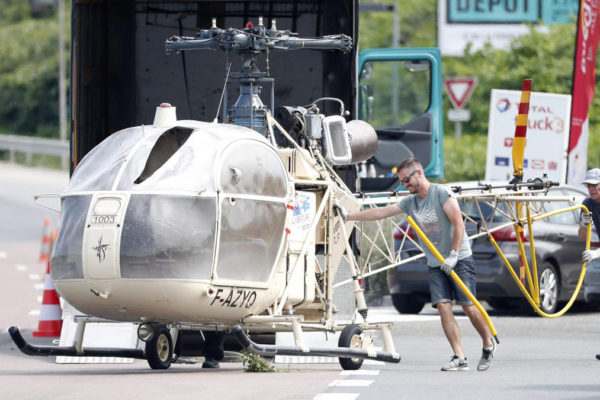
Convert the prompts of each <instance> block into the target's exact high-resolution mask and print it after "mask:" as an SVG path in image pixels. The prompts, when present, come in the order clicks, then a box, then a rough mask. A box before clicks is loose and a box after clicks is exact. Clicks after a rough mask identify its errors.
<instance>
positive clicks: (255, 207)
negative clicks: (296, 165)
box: [51, 121, 292, 321]
mask: <svg viewBox="0 0 600 400" xmlns="http://www.w3.org/2000/svg"><path fill="white" fill-rule="evenodd" d="M291 190H292V185H291V184H290V183H289V181H288V174H287V171H286V168H285V166H284V165H283V162H282V161H281V158H280V156H279V154H278V153H277V151H276V150H275V149H274V148H273V146H272V144H271V143H270V142H269V141H268V140H267V139H266V138H264V137H263V136H262V135H260V134H259V133H257V132H256V131H254V130H251V129H248V128H245V127H241V126H236V125H223V124H211V123H205V122H198V121H176V124H175V125H174V126H169V127H160V128H159V127H154V126H139V127H135V128H129V129H125V130H122V131H120V132H117V133H115V134H113V135H111V136H109V137H108V138H107V139H105V140H104V141H103V142H102V143H100V144H99V145H98V146H97V147H96V148H95V149H94V150H92V151H91V152H90V153H89V154H88V155H87V156H86V157H85V158H84V159H83V160H82V162H81V163H80V164H79V166H78V167H77V168H76V170H75V173H74V175H73V179H72V180H71V183H70V184H69V186H67V188H66V190H65V191H64V192H63V194H62V199H63V207H62V209H63V212H62V221H61V230H60V234H59V237H58V241H57V244H56V249H55V251H54V254H53V256H52V260H51V264H52V268H51V270H52V278H53V280H54V282H55V287H56V288H57V290H58V291H59V293H60V294H61V295H62V296H63V297H64V298H65V299H66V300H67V301H69V302H70V303H71V304H73V305H74V306H75V307H76V308H77V309H78V310H80V311H82V312H84V313H88V314H91V315H95V316H99V317H102V318H108V319H115V320H123V321H126V320H136V319H139V318H140V315H144V313H147V310H148V307H147V304H149V302H152V303H153V304H155V305H156V306H155V307H152V315H151V316H150V317H151V319H152V320H161V319H170V318H173V312H174V311H173V310H174V309H176V310H177V313H178V318H179V319H180V320H182V321H198V320H199V319H200V316H199V314H198V308H197V307H189V304H188V303H186V302H188V301H189V299H191V298H193V299H195V300H194V302H195V304H197V305H198V307H200V306H202V301H204V302H206V303H207V304H204V306H206V307H207V308H208V311H207V309H206V308H205V309H204V311H203V314H202V316H201V317H202V318H203V320H204V319H205V320H211V321H215V320H217V321H218V320H219V317H221V318H230V317H228V316H227V315H226V314H227V311H225V312H223V311H222V310H221V311H220V312H219V309H218V308H214V307H213V308H212V309H211V308H210V307H209V304H210V303H212V302H213V301H215V300H214V298H212V299H210V298H208V297H207V296H206V287H207V286H208V285H229V286H242V287H245V288H257V289H259V288H262V289H265V290H267V289H268V288H269V283H270V279H271V278H272V277H273V276H275V275H276V274H275V272H274V271H275V268H276V267H277V265H278V261H279V258H280V255H281V252H282V251H283V249H284V246H285V244H284V239H285V228H286V221H287V220H288V214H290V213H291V211H290V210H289V208H288V207H287V204H288V203H289V201H290V199H291V194H290V191H291ZM265 226H269V229H264V227H265ZM269 290H271V289H269ZM272 290H277V289H272ZM247 292H248V293H245V295H246V299H247V300H248V301H246V303H245V304H244V310H243V312H244V313H246V312H250V313H252V312H257V311H258V312H260V311H262V309H261V307H265V306H266V303H267V300H263V299H262V297H261V294H260V293H259V292H252V291H249V290H247ZM95 293H105V294H106V295H105V296H97V295H95ZM157 293H159V294H160V295H159V296H157ZM252 293H254V294H252ZM220 295H221V294H220ZM248 296H252V297H248ZM250 298H251V299H252V301H249V299H250ZM268 301H272V299H270V300H268ZM107 306H108V307H107ZM111 306H112V307H111ZM229 311H230V312H234V310H229ZM238 312H241V311H238ZM146 317H147V318H150V317H148V316H146Z"/></svg>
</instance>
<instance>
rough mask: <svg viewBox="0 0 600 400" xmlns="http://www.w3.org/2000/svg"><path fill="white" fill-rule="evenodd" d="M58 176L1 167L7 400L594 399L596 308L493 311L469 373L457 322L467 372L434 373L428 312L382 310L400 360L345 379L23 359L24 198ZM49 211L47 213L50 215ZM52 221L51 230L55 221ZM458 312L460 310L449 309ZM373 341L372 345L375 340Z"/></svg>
mask: <svg viewBox="0 0 600 400" xmlns="http://www.w3.org/2000/svg"><path fill="white" fill-rule="evenodd" d="M65 184H66V174H64V173H62V174H61V173H56V172H48V171H42V170H36V169H28V168H20V167H11V166H7V165H3V164H0V188H1V189H0V206H1V208H0V271H1V272H2V282H3V283H4V284H3V285H2V290H0V398H6V399H46V398H48V399H81V398H85V399H91V400H93V399H103V400H104V399H131V398H138V397H139V398H146V399H159V398H160V399H163V398H183V399H187V398H198V397H201V398H215V399H283V398H285V399H319V400H350V399H359V400H364V399H387V398H394V399H404V398H406V399H446V398H452V399H478V400H479V399H507V398H513V399H524V398H526V399H599V398H600V383H599V382H600V380H599V379H598V372H599V371H600V361H598V360H596V359H595V358H594V356H595V354H596V353H600V343H599V340H598V338H600V324H599V323H598V322H599V316H600V313H598V312H597V311H594V310H592V311H589V310H587V311H584V310H575V311H569V312H568V313H567V314H566V315H565V316H563V317H561V318H558V319H543V318H539V317H533V316H528V315H514V314H511V313H493V312H492V313H491V316H492V321H493V322H494V324H495V327H496V329H497V331H498V334H499V338H500V342H501V343H500V344H499V345H498V350H497V353H496V358H495V362H494V365H493V366H492V368H491V369H490V370H489V371H487V372H477V371H476V368H475V366H476V363H477V360H478V358H479V353H480V348H481V344H480V341H479V339H478V337H477V335H476V334H475V332H474V330H473V329H472V327H471V326H470V324H469V323H468V321H467V319H466V317H464V316H463V315H459V316H458V317H457V318H458V323H459V325H460V327H461V330H462V333H463V347H464V348H465V351H466V353H467V356H468V358H469V362H470V364H471V367H472V368H471V370H470V371H463V372H441V371H440V367H441V365H442V364H444V363H445V362H447V361H448V359H449V358H450V355H451V352H450V348H449V345H448V344H447V343H446V341H445V339H444V338H443V333H442V329H441V326H440V323H439V319H438V317H437V315H436V314H435V312H434V311H433V310H432V309H431V307H429V305H427V306H426V307H425V309H424V310H423V311H422V312H421V313H420V314H419V315H416V316H413V315H399V314H398V313H396V311H395V310H394V309H393V308H392V307H390V306H389V304H386V303H384V305H383V306H380V307H374V308H372V309H371V310H370V317H369V318H370V320H371V321H393V322H394V323H395V327H394V330H393V337H394V343H395V346H396V350H397V351H398V353H400V355H401V356H402V361H401V362H400V363H399V364H377V363H369V362H365V364H364V365H363V367H362V368H361V369H360V370H359V371H357V372H355V373H349V372H347V371H342V370H341V368H340V366H339V364H337V363H335V362H334V363H322V364H299V363H280V364H275V367H276V368H277V369H278V372H275V373H246V372H244V366H243V365H242V364H241V363H239V362H230V363H222V367H221V368H220V369H218V370H203V369H202V368H201V367H200V365H199V364H174V365H172V366H171V368H170V369H168V370H160V371H159V370H151V369H150V368H149V367H148V364H147V363H146V362H145V361H144V360H136V361H135V362H133V363H129V364H56V363H55V360H54V357H30V356H26V355H24V354H22V353H21V352H20V351H19V350H18V349H17V348H16V346H15V345H14V344H13V343H12V341H11V339H10V337H9V335H8V334H7V330H6V328H8V327H9V326H11V325H17V326H19V328H21V330H22V331H23V333H24V335H25V337H26V338H27V339H28V340H32V341H34V342H35V343H40V344H46V345H51V344H52V340H51V339H40V338H35V339H34V338H31V332H32V331H34V330H35V329H36V328H37V323H38V317H39V315H38V313H39V306H40V299H41V293H42V287H41V284H42V280H43V275H44V272H45V265H44V264H42V263H39V262H38V258H39V250H40V240H41V228H42V223H43V217H44V216H45V215H46V214H47V213H46V211H45V210H44V209H40V208H39V207H38V206H35V205H34V204H33V201H32V200H31V196H32V195H33V194H34V193H43V192H56V191H60V190H61V189H62V187H64V185H65ZM50 214H51V213H50V212H48V215H50ZM53 226H54V225H53ZM459 314H460V313H459ZM380 342H381V340H380V339H379V338H378V339H376V344H378V343H379V344H380Z"/></svg>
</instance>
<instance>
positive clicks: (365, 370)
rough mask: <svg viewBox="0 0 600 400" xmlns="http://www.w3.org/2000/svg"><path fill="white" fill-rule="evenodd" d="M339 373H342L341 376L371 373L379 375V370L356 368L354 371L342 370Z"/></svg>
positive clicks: (370, 374)
mask: <svg viewBox="0 0 600 400" xmlns="http://www.w3.org/2000/svg"><path fill="white" fill-rule="evenodd" d="M340 375H342V376H347V375H363V376H373V375H379V370H378V369H358V370H355V371H352V370H344V371H342V372H340Z"/></svg>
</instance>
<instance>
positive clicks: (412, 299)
mask: <svg viewBox="0 0 600 400" xmlns="http://www.w3.org/2000/svg"><path fill="white" fill-rule="evenodd" d="M454 185H456V184H449V185H448V186H449V187H451V186H454ZM548 195H551V196H576V202H575V203H570V202H548V203H545V204H544V209H545V211H548V212H549V211H552V210H558V209H561V208H565V207H568V206H572V205H577V204H581V202H582V201H583V199H584V198H585V197H586V196H587V191H586V190H585V189H584V188H583V187H576V186H559V187H552V188H550V189H549V193H548ZM460 204H461V209H462V210H463V212H464V213H465V214H467V215H469V216H470V217H471V218H472V221H469V220H467V222H465V228H466V230H467V234H468V235H469V236H471V235H473V234H475V233H477V231H478V228H479V227H478V225H479V224H480V221H479V219H480V215H479V212H476V211H475V210H470V209H469V208H473V207H472V206H470V205H469V203H460ZM471 204H473V203H471ZM479 205H480V207H481V211H482V213H483V215H484V217H485V220H486V221H487V222H490V221H492V222H491V226H492V227H493V226H498V225H500V224H503V223H506V222H509V219H508V218H507V217H506V216H505V215H503V214H502V213H501V212H498V211H495V212H494V210H493V209H492V208H491V207H490V206H489V205H487V204H486V203H483V202H479ZM492 212H494V215H493V216H492V215H491V213H492ZM579 218H580V217H579V211H578V210H575V211H569V212H566V213H561V214H556V215H554V216H551V217H549V218H546V219H543V220H540V221H537V222H535V223H534V224H533V232H534V240H535V242H534V244H535V252H536V260H537V271H538V279H539V288H540V303H541V304H540V308H541V309H542V310H543V311H544V312H546V313H553V312H555V311H556V310H557V307H558V305H559V304H560V303H562V302H566V301H568V299H569V298H570V297H571V295H572V293H573V291H574V289H575V287H576V285H577V281H578V279H579V276H580V272H581V267H582V264H581V252H582V251H583V250H584V242H583V241H582V240H580V239H579V238H578V235H577V233H578V226H579V224H578V222H579ZM402 231H406V230H405V229H404V227H403V229H397V230H396V231H395V232H394V244H395V248H396V251H398V249H399V248H400V245H401V243H403V245H402V254H401V257H402V258H403V259H404V258H407V257H409V256H414V255H416V254H419V250H417V248H416V247H415V246H414V245H412V246H411V245H407V243H408V241H407V240H403V239H404V237H403V236H404V235H403V233H402ZM408 235H409V236H410V235H412V231H411V230H409V231H408ZM493 237H494V239H495V240H496V242H497V243H498V245H499V246H500V248H501V250H502V251H503V253H504V255H505V256H506V258H507V259H508V260H509V262H510V264H511V265H512V266H513V268H514V269H515V272H516V274H517V276H519V253H518V242H517V241H516V236H515V232H514V229H513V228H512V227H508V228H505V229H502V230H498V231H496V232H494V233H493ZM525 240H526V241H527V240H528V238H527V237H525ZM596 241H597V238H596ZM471 248H472V250H473V258H474V259H475V264H476V265H477V270H476V271H477V293H476V297H477V299H478V300H486V301H487V302H488V304H489V305H490V306H491V307H493V308H498V309H513V308H519V307H521V306H522V305H523V304H524V303H525V302H526V299H525V296H524V295H523V294H522V293H521V291H520V289H519V287H518V286H517V284H516V283H515V281H514V279H513V278H512V276H511V274H510V273H509V271H508V269H507V267H506V266H505V265H504V262H503V261H502V259H501V258H500V256H499V254H498V253H497V252H496V250H495V249H494V247H493V245H492V244H491V243H490V241H489V240H488V237H487V235H486V236H482V237H479V238H477V239H475V240H472V241H471ZM525 248H526V250H527V251H529V246H528V243H525ZM530 259H531V257H529V260H530ZM529 262H530V261H529ZM599 264H600V263H599ZM530 267H531V265H530ZM599 267H600V265H599ZM598 278H600V268H599V271H598ZM597 286H598V287H597V288H598V293H597V296H598V297H599V298H600V284H599V285H597ZM525 287H527V283H526V280H525ZM388 288H389V291H390V294H391V297H392V302H393V304H394V306H395V307H396V309H397V310H398V311H399V312H400V313H415V314H416V313H419V312H420V311H421V310H422V309H423V307H424V305H425V303H427V302H429V301H430V295H429V284H428V277H427V263H426V260H425V258H424V257H423V258H420V259H418V260H416V261H415V262H413V263H407V264H401V265H400V266H398V267H397V268H396V270H395V273H393V274H390V275H388ZM583 292H584V291H583V290H581V291H580V293H579V295H578V298H577V299H578V300H583V298H584V297H583ZM527 307H530V306H529V305H527Z"/></svg>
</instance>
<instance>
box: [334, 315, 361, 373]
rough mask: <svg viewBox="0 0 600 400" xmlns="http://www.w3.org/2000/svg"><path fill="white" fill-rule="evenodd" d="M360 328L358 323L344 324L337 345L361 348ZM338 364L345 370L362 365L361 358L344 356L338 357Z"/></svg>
mask: <svg viewBox="0 0 600 400" xmlns="http://www.w3.org/2000/svg"><path fill="white" fill-rule="evenodd" d="M362 333H363V331H362V329H360V327H359V326H358V325H346V326H345V327H344V329H343V330H342V333H341V334H340V339H339V341H338V347H348V348H351V349H361V348H362V341H363V339H362V338H363V336H362ZM339 360H340V365H341V366H342V368H343V369H346V370H357V369H359V368H360V367H361V366H362V363H363V361H364V360H363V359H362V358H344V357H340V358H339Z"/></svg>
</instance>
